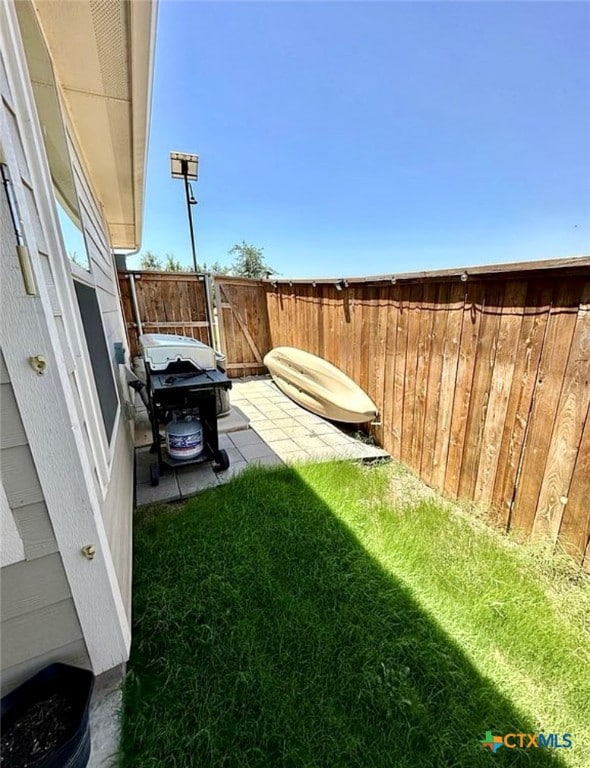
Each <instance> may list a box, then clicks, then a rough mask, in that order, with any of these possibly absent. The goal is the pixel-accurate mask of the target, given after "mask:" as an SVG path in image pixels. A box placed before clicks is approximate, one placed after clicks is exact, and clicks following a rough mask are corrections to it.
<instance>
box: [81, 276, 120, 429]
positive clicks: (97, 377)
mask: <svg viewBox="0 0 590 768" xmlns="http://www.w3.org/2000/svg"><path fill="white" fill-rule="evenodd" d="M74 287H75V289H76V298H77V299H78V306H79V307H80V314H81V316H82V325H83V326H84V335H85V336H86V344H87V345H88V352H89V353H90V364H91V365H92V372H93V374H94V381H95V382H96V389H97V391H98V399H99V402H100V410H101V413H102V420H103V423H104V428H105V430H106V433H107V439H108V441H109V443H110V441H111V435H112V434H113V425H114V423H115V417H116V415H117V408H118V406H119V400H118V398H117V391H116V389H115V382H114V381H113V371H112V367H111V360H110V358H109V351H108V348H107V344H106V341H105V337H104V329H103V327H102V318H101V314H100V307H99V306H98V300H97V298H96V291H95V290H94V288H91V287H90V286H89V285H85V284H84V283H81V282H79V281H78V280H74Z"/></svg>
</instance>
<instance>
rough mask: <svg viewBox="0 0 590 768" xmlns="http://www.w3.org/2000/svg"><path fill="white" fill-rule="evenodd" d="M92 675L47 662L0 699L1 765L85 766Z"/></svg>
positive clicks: (7, 767)
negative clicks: (32, 675) (0, 724)
mask: <svg viewBox="0 0 590 768" xmlns="http://www.w3.org/2000/svg"><path fill="white" fill-rule="evenodd" d="M93 685H94V675H93V674H92V672H88V671H87V670H85V669H77V668H76V667H69V666H67V665H66V664H52V665H51V666H49V667H45V669H43V670H41V672H39V673H38V674H36V675H35V676H34V677H32V678H31V679H30V680H27V682H26V683H23V684H22V685H21V686H19V687H18V688H16V689H15V690H14V691H11V693H9V694H8V695H7V696H5V697H4V698H3V699H2V727H1V732H2V737H1V739H2V750H1V754H2V768H85V766H86V765H87V763H88V758H89V757H90V728H89V725H88V710H89V707H90V697H91V695H92V687H93Z"/></svg>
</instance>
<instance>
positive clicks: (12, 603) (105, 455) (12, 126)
mask: <svg viewBox="0 0 590 768" xmlns="http://www.w3.org/2000/svg"><path fill="white" fill-rule="evenodd" d="M5 21H7V22H9V24H10V26H11V28H12V29H16V23H15V15H14V7H12V6H10V4H8V5H5V6H3V7H2V8H0V23H1V24H2V25H4V23H5ZM7 29H8V26H7ZM2 54H5V55H7V56H9V57H17V58H18V61H17V62H16V64H15V62H14V61H13V59H12V58H11V59H10V61H11V64H14V66H11V67H10V69H9V70H8V71H10V72H12V73H14V72H16V71H19V69H20V70H21V71H25V72H26V61H24V60H23V59H22V58H21V57H20V55H19V51H18V50H16V51H15V50H7V47H6V46H4V47H3V48H0V97H1V100H0V109H1V110H2V114H1V115H0V127H1V128H2V131H1V133H0V160H2V161H4V162H7V163H8V165H9V170H10V174H11V177H12V179H13V182H14V184H15V185H18V187H19V203H20V206H21V209H20V214H21V218H22V219H23V220H24V221H25V222H26V223H27V226H28V230H26V231H25V232H24V235H25V240H26V241H27V244H29V245H30V244H31V243H34V244H35V254H34V256H35V257H36V258H38V264H39V265H40V267H41V273H40V272H39V271H37V273H36V274H37V279H38V280H39V277H40V275H42V277H41V279H42V281H43V292H42V293H43V296H45V297H46V298H45V299H44V300H43V302H42V301H41V299H40V298H31V299H26V301H28V302H30V303H29V305H28V306H29V307H33V306H35V307H38V310H36V311H37V315H38V319H39V322H40V323H44V322H45V319H44V313H45V316H46V315H47V313H49V314H50V315H51V316H52V323H50V324H49V325H48V332H49V334H50V336H52V338H54V339H55V338H57V339H58V346H59V352H58V353H57V357H56V358H55V360H53V359H50V360H49V363H50V365H51V364H52V363H58V364H59V365H61V366H63V369H64V370H65V371H66V372H67V377H68V380H69V387H68V391H67V394H64V396H65V397H66V399H67V400H68V402H69V403H70V405H69V407H70V411H71V409H72V407H75V412H76V415H77V421H76V420H75V419H74V418H73V416H72V413H71V412H70V419H72V424H76V425H77V426H76V427H75V429H76V432H77V434H79V436H81V438H82V442H83V446H84V453H85V457H84V459H83V460H82V457H81V460H82V463H84V462H86V463H87V464H88V465H89V466H90V467H92V470H93V472H92V475H90V474H88V477H92V481H90V480H88V481H87V482H92V483H93V485H94V488H93V491H92V492H90V489H88V492H89V499H90V500H91V499H92V498H95V499H98V504H99V506H100V509H101V512H102V517H103V523H104V528H103V531H102V532H101V531H100V530H99V529H98V528H94V529H93V530H94V536H92V537H90V536H89V537H88V538H89V541H90V542H91V543H96V544H97V546H98V547H99V557H100V544H101V541H102V538H103V537H105V538H106V542H108V550H109V552H108V557H107V556H106V553H105V560H106V561H107V562H105V563H104V565H102V564H101V565H100V568H101V571H100V572H101V573H102V574H104V573H105V568H106V573H109V569H113V567H114V575H112V576H110V577H109V578H110V579H111V587H110V589H111V590H114V591H112V592H111V593H109V592H108V591H107V592H106V593H105V587H103V586H100V587H97V595H98V596H99V597H100V599H102V600H103V601H104V603H103V605H104V607H106V613H105V611H104V607H103V610H102V613H101V615H100V618H99V617H93V612H92V607H91V606H89V605H88V604H87V603H88V601H86V600H85V599H84V587H83V584H84V583H86V584H88V583H89V582H88V581H87V579H88V577H87V576H85V575H84V576H83V577H82V579H81V581H77V582H73V581H72V580H71V579H72V577H71V574H72V572H73V571H75V570H76V569H79V568H80V566H79V565H76V566H75V567H74V569H72V567H71V566H69V567H68V565H67V562H68V561H67V558H66V561H65V567H64V556H62V553H63V552H65V551H66V550H63V549H62V550H61V552H60V548H59V546H58V540H62V541H63V540H64V531H63V528H62V529H61V532H58V534H56V533H55V531H54V527H53V525H52V520H53V521H54V523H55V522H56V518H55V517H54V515H55V514H56V513H57V514H59V512H58V511H56V509H55V507H56V505H55V503H54V505H53V507H52V505H51V504H49V501H48V499H49V498H50V496H51V494H50V495H49V496H47V498H46V495H44V491H43V487H46V486H44V485H43V484H42V482H40V479H39V475H38V472H37V467H36V466H35V461H34V459H33V455H34V454H35V455H38V450H39V449H38V445H39V436H38V435H36V440H35V441H31V442H34V443H35V445H36V446H37V448H36V451H37V453H35V450H33V452H32V451H31V449H30V447H29V442H30V438H31V435H30V434H29V436H27V429H26V428H25V426H24V424H23V421H24V422H25V423H27V419H23V418H21V413H22V403H20V402H18V398H17V397H15V391H16V390H17V388H16V385H15V386H14V387H13V383H14V381H15V379H14V377H13V381H12V382H11V379H10V375H9V369H10V365H8V366H7V365H6V364H5V361H4V360H3V359H2V358H1V357H0V397H1V400H0V411H1V422H0V435H1V437H0V468H1V476H2V484H3V487H4V490H5V492H6V497H7V499H8V504H9V507H10V510H11V512H12V514H13V516H14V521H15V523H16V527H17V529H18V532H19V534H20V536H21V538H22V541H23V544H24V553H25V559H24V560H22V561H20V562H17V563H14V564H12V565H9V566H6V567H5V568H3V569H2V572H1V577H0V582H1V587H2V604H1V609H2V611H1V617H0V618H1V634H2V646H1V647H2V657H1V671H2V691H3V692H4V691H6V690H10V689H11V688H13V687H14V686H15V685H16V684H18V683H19V682H20V681H21V680H22V679H24V678H26V677H28V676H30V674H33V673H34V672H35V671H36V670H38V669H40V668H41V667H43V666H45V664H47V663H50V662H51V661H54V660H60V661H65V662H67V663H72V664H76V665H78V666H85V667H89V666H90V667H92V668H94V671H95V672H97V673H99V672H102V671H104V670H105V669H108V668H110V667H111V666H115V665H116V664H119V663H121V662H122V661H124V660H125V659H126V657H127V653H128V647H129V626H128V624H129V617H130V605H131V517H132V499H133V449H132V442H131V438H130V431H129V430H130V428H129V423H128V422H127V420H126V419H125V417H124V415H123V409H122V408H121V404H122V403H123V401H124V400H123V398H124V397H125V396H127V395H128V393H127V391H126V387H125V386H119V380H120V378H122V377H120V375H119V370H118V367H117V365H116V363H115V361H114V343H115V342H124V343H125V333H124V326H123V321H122V317H121V311H120V308H119V303H118V286H117V283H116V275H115V271H114V268H113V262H112V256H111V252H110V250H109V244H108V238H107V236H106V227H105V224H104V221H103V219H102V215H101V212H100V206H99V204H98V203H97V201H96V199H95V196H94V195H93V193H92V189H91V186H90V184H89V182H88V180H87V178H86V176H85V174H84V171H83V165H82V163H81V161H80V160H79V159H78V157H77V156H76V153H75V151H74V150H73V145H72V143H70V148H71V151H72V160H73V167H74V177H75V183H76V186H77V190H78V195H79V200H80V208H81V211H80V214H81V219H82V224H83V228H84V231H85V236H86V242H87V244H88V256H89V259H90V262H91V271H90V275H88V276H87V278H86V280H87V282H88V283H89V284H90V285H91V286H93V287H94V288H95V290H96V295H97V300H98V304H99V307H100V311H101V315H102V319H103V323H104V329H105V337H106V343H107V348H108V350H109V354H110V355H111V359H112V361H113V376H114V380H115V382H116V384H117V386H118V389H119V409H118V411H119V412H118V415H117V416H116V419H115V425H114V429H113V433H112V436H111V441H110V444H108V443H107V441H106V435H105V433H104V426H103V424H102V421H101V419H100V410H99V404H98V399H97V394H96V387H95V385H94V380H93V374H92V369H91V367H90V364H89V360H88V351H87V349H86V343H85V339H84V335H83V332H82V328H81V323H80V318H79V311H78V308H77V305H76V304H75V301H72V293H73V291H72V290H71V285H70V286H69V288H68V285H67V283H66V287H65V289H64V276H65V278H66V280H70V279H71V278H70V275H69V274H65V270H64V264H66V263H67V260H66V259H65V258H64V255H63V253H59V252H56V249H55V243H56V242H57V243H59V236H58V237H57V238H56V232H55V229H52V225H53V226H55V225H54V222H55V221H56V218H55V217H54V218H53V221H52V220H51V218H48V217H47V208H48V200H47V199H45V198H43V199H40V198H39V194H40V193H39V192H38V191H37V192H36V191H35V188H36V187H35V183H34V181H33V180H32V178H31V177H32V176H35V174H32V173H30V169H29V166H28V163H27V160H26V158H27V157H31V156H32V154H31V153H34V152H36V151H37V152H38V150H37V149H36V148H38V147H39V146H40V144H41V142H40V137H39V135H38V134H37V136H36V140H35V141H34V142H31V140H30V135H31V132H34V131H38V128H37V127H36V126H35V125H33V124H31V121H30V118H28V117H27V114H26V112H25V113H24V114H22V115H21V114H20V113H19V111H18V109H19V107H17V106H16V104H15V100H13V92H14V90H15V87H17V88H18V89H19V92H20V90H23V91H24V90H25V89H26V87H28V84H23V83H21V82H16V83H15V80H14V74H13V75H12V77H13V79H12V80H11V81H9V77H8V76H7V74H6V72H7V67H6V65H5V63H4V61H3V60H2ZM24 126H26V128H25V127H24ZM70 141H71V140H70ZM35 161H36V162H37V163H40V164H43V163H45V164H46V160H45V158H44V157H39V156H38V155H37V156H36V157H35ZM0 200H1V213H2V217H1V218H2V226H1V233H2V237H1V246H2V251H1V253H2V259H3V260H4V259H5V255H7V256H8V258H9V259H11V261H10V263H11V264H13V265H16V264H17V262H16V259H15V244H16V242H15V237H14V232H13V229H12V223H11V220H10V215H9V207H8V202H7V199H6V195H5V192H4V189H3V188H2V187H0ZM51 204H52V202H51ZM23 209H24V210H23ZM48 243H49V245H48ZM51 244H53V245H51ZM32 256H33V254H32ZM4 263H5V265H6V264H7V263H9V262H6V261H5V262H4ZM12 268H14V267H12ZM16 268H17V269H18V267H16ZM76 314H77V315H78V316H77V317H75V315H76ZM56 352H57V349H56ZM7 359H9V358H7ZM21 396H23V395H22V388H21ZM72 403H73V406H72ZM97 414H98V416H97ZM29 423H30V422H29ZM100 430H102V435H101V438H102V439H99V437H97V433H98V432H99V431H100ZM47 439H48V444H47V451H51V450H52V449H51V445H50V444H49V440H50V438H49V436H48V438H47ZM78 445H80V443H78ZM70 471H71V468H70V467H68V466H63V477H62V478H60V481H61V482H63V483H65V484H67V483H68V482H69V477H68V474H69V472H70ZM39 474H40V475H41V476H44V473H43V472H39ZM45 476H46V470H45ZM52 482H53V481H52ZM77 482H78V483H79V482H80V478H79V476H78V477H77ZM42 486H43V487H42ZM87 487H88V486H87ZM52 493H53V498H55V487H53V488H52ZM48 504H49V509H50V510H51V509H52V508H53V509H54V512H53V513H51V514H50V513H49V512H48V508H47V505H48ZM91 520H92V515H90V517H86V518H85V520H84V522H82V520H81V521H80V527H81V528H84V530H90V528H89V525H90V527H92V524H91ZM95 522H96V520H95ZM60 525H62V523H60ZM56 530H57V529H56ZM66 533H67V532H66ZM67 535H70V534H67ZM60 537H61V539H60ZM66 537H67V536H66ZM106 542H105V543H106ZM103 549H104V547H103ZM77 551H78V557H80V555H79V552H80V550H79V549H78V550H77ZM67 557H69V558H70V559H71V558H72V554H71V550H70V551H69V553H68V555H67ZM84 567H85V566H84ZM91 567H92V566H91ZM110 572H111V573H112V570H111V571H110ZM68 573H69V574H70V575H69V576H68ZM81 573H82V572H81ZM115 576H116V580H117V581H118V589H117V588H115V587H114V581H112V580H113V579H114V578H115ZM91 578H92V577H91ZM100 578H101V579H104V578H105V576H101V577H100ZM102 583H103V584H106V582H104V581H103V582H102ZM115 593H116V594H115ZM110 595H112V597H111V596H110ZM120 601H122V604H123V606H124V608H125V612H126V614H127V620H126V621H125V620H123V619H122V613H121V611H122V608H117V607H116V606H117V605H119V606H120V605H121V602H120ZM80 610H82V613H80ZM91 625H94V630H93V631H92V632H90V631H89V627H90V626H91ZM111 627H112V628H113V629H112V631H111ZM111 632H112V633H111Z"/></svg>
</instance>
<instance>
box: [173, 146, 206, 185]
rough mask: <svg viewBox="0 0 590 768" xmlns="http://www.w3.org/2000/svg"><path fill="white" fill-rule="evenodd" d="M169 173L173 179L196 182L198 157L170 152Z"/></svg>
mask: <svg viewBox="0 0 590 768" xmlns="http://www.w3.org/2000/svg"><path fill="white" fill-rule="evenodd" d="M170 173H171V174H172V178H173V179H186V180H187V181H196V180H197V179H198V178H199V157H198V155H187V154H186V153H185V152H171V153H170Z"/></svg>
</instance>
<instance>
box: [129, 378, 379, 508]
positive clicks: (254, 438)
mask: <svg viewBox="0 0 590 768" xmlns="http://www.w3.org/2000/svg"><path fill="white" fill-rule="evenodd" d="M230 399H231V404H232V411H233V413H232V415H230V416H227V417H223V418H221V419H219V422H218V426H219V431H220V435H219V446H220V448H225V450H226V451H227V452H228V455H229V460H230V467H229V469H227V470H226V471H225V472H218V473H216V472H214V471H213V468H212V466H211V465H210V464H197V465H192V466H187V467H183V468H181V469H177V470H176V471H174V472H167V473H164V474H163V475H162V476H161V478H160V484H159V485H157V486H155V487H154V486H151V485H150V482H149V479H150V478H149V467H150V463H151V462H152V461H154V456H153V454H151V453H150V451H149V445H148V444H147V443H148V442H149V438H148V437H147V435H148V433H147V430H146V413H145V411H142V410H141V409H140V410H139V411H138V418H137V427H136V446H137V449H136V453H135V468H136V478H135V482H136V504H137V506H141V505H143V504H151V503H154V502H167V501H176V500H178V499H183V498H187V497H189V496H193V495H194V494H195V493H198V492H199V491H202V490H204V489H205V488H210V487H211V486H215V485H217V484H219V483H224V482H227V480H229V479H230V478H232V477H234V475H235V474H237V473H239V472H241V471H242V470H243V469H245V467H247V466H248V465H249V464H263V465H273V464H282V463H285V464H289V463H292V462H300V461H330V460H333V459H352V460H361V461H371V460H374V459H379V458H388V456H389V454H388V453H387V452H386V451H384V450H383V449H381V448H379V447H377V446H374V445H369V444H368V443H365V442H362V441H361V440H358V439H356V438H355V437H354V436H352V435H351V434H347V433H346V432H345V431H343V430H342V429H340V428H339V427H337V426H336V425H335V424H333V423H332V422H329V421H326V420H325V419H322V418H321V417H320V416H316V415H315V414H313V413H310V412H309V411H306V410H305V409H304V408H301V407H300V406H298V405H297V404H296V403H294V402H293V401H292V400H290V399H289V398H288V397H287V396H286V395H284V394H283V393H282V392H281V391H280V390H279V389H278V387H277V386H276V385H275V384H274V382H273V381H272V379H271V378H270V377H256V378H250V379H242V380H234V381H233V388H232V390H231V392H230ZM242 414H243V415H244V416H245V417H246V418H245V419H241V420H240V419H239V416H240V415H242ZM236 417H237V418H236ZM248 419H249V420H250V424H249V426H247V422H248ZM240 427H242V428H240ZM226 429H228V430H231V431H226ZM236 429H237V431H234V430H236Z"/></svg>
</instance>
